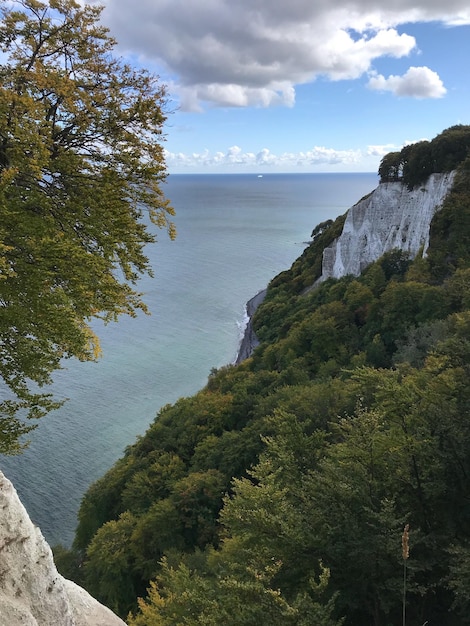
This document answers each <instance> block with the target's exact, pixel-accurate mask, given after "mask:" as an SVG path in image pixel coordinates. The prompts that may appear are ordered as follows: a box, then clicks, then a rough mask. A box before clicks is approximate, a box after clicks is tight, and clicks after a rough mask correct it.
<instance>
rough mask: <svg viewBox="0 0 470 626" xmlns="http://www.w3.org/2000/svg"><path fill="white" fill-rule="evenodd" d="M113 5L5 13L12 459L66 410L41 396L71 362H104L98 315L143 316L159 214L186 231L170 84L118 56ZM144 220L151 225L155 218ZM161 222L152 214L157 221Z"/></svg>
mask: <svg viewBox="0 0 470 626" xmlns="http://www.w3.org/2000/svg"><path fill="white" fill-rule="evenodd" d="M100 12H101V9H100V8H98V7H94V6H93V7H92V6H89V5H85V6H84V7H81V6H80V4H79V3H76V2H75V1H74V0H54V1H52V0H50V1H48V2H39V1H38V0H24V1H21V2H20V1H19V0H17V1H13V2H3V3H2V6H1V18H2V21H1V25H0V50H1V53H2V65H1V66H0V79H1V80H0V83H1V87H0V252H1V255H0V298H1V303H2V318H1V323H0V338H1V353H0V376H1V377H2V379H3V381H4V383H5V385H6V386H7V387H8V388H9V390H10V392H11V394H12V396H11V397H12V399H11V400H8V401H5V402H2V404H1V406H0V410H1V414H2V415H1V419H0V428H1V430H0V451H1V452H11V451H13V452H14V451H17V450H18V448H19V444H18V438H19V436H20V435H22V434H24V433H26V432H28V431H29V430H31V428H32V427H33V426H32V425H31V423H27V422H26V423H25V422H23V421H22V419H21V417H20V416H24V415H26V417H28V418H37V417H40V416H41V415H43V414H44V413H45V412H47V411H48V410H51V409H52V408H55V406H56V404H55V403H54V402H53V401H52V399H51V398H50V396H48V395H47V394H40V393H36V392H34V389H35V387H36V386H39V387H41V386H43V385H45V384H47V383H49V382H50V380H51V373H52V372H53V371H54V370H56V369H57V368H59V367H60V364H61V360H62V359H64V358H69V357H77V358H79V359H84V360H85V359H95V358H96V357H97V356H98V354H99V343H98V340H97V338H96V337H95V336H94V334H93V333H92V331H91V330H90V326H89V322H90V320H91V319H92V318H93V317H101V318H103V319H104V320H105V321H110V320H114V319H116V318H117V316H118V315H120V314H121V313H127V314H130V315H135V313H136V311H137V310H139V309H145V307H144V305H143V303H142V301H141V299H140V296H139V294H138V293H137V292H136V291H135V290H134V287H133V284H134V283H135V282H136V280H137V278H138V277H139V275H140V274H142V273H144V272H150V268H149V266H148V263H147V258H146V256H145V254H144V246H145V244H147V243H149V242H151V241H154V240H155V235H154V234H152V233H151V232H150V230H148V228H147V226H146V225H145V222H148V221H149V219H150V221H151V222H153V224H155V225H156V226H158V227H164V228H166V229H168V232H169V234H170V236H173V235H174V231H173V226H172V224H171V223H170V222H169V221H168V219H169V216H170V215H172V213H173V211H172V209H171V207H170V206H169V204H168V201H167V200H165V198H164V197H163V194H162V192H161V189H160V186H159V185H160V183H161V182H162V181H163V180H164V178H165V166H164V161H163V150H162V146H161V140H162V125H163V123H164V121H165V113H164V108H165V98H166V95H165V89H164V88H163V87H162V86H161V85H160V84H159V83H158V81H157V78H156V77H154V76H152V75H151V74H149V73H147V72H146V71H144V70H139V71H135V70H133V69H131V68H130V67H128V66H127V65H124V64H123V63H122V62H121V61H120V60H119V59H118V58H115V57H113V56H112V50H113V47H114V45H115V42H114V40H113V39H112V38H110V37H109V35H108V33H107V31H106V29H105V28H103V27H102V26H101V25H100V24H99V16H100ZM144 218H145V219H144ZM148 218H149V219H148Z"/></svg>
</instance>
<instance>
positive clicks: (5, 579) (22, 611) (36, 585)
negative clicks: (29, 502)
mask: <svg viewBox="0 0 470 626" xmlns="http://www.w3.org/2000/svg"><path fill="white" fill-rule="evenodd" d="M0 625H1V626H20V625H21V626H125V623H124V622H123V621H122V620H121V619H119V617H117V616H116V615H115V614H114V613H112V612H111V611H110V610H109V609H108V608H106V607H104V606H103V605H102V604H100V603H99V602H98V601H97V600H95V599H94V598H92V597H91V596H90V595H89V594H88V593H87V592H86V591H85V590H84V589H82V588H81V587H79V586H78V585H76V584H75V583H73V582H71V581H70V580H66V579H65V578H64V577H63V576H61V575H60V574H59V573H58V572H57V569H56V567H55V564H54V560H53V558H52V552H51V549H50V547H49V545H48V544H47V542H46V540H45V539H44V537H43V536H42V534H41V531H40V530H39V528H37V527H36V526H34V524H33V523H32V521H31V520H30V518H29V516H28V514H27V512H26V509H25V508H24V506H23V505H22V503H21V502H20V499H19V498H18V494H17V493H16V490H15V489H14V487H13V485H12V484H11V482H10V481H9V480H8V479H7V478H5V476H4V475H3V474H2V473H1V472H0Z"/></svg>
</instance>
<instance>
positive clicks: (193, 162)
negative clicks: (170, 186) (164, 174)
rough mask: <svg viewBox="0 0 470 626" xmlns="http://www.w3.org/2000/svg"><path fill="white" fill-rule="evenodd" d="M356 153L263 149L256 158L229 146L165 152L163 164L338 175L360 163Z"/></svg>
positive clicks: (181, 168)
mask: <svg viewBox="0 0 470 626" xmlns="http://www.w3.org/2000/svg"><path fill="white" fill-rule="evenodd" d="M361 158H362V153H361V151H360V150H334V149H333V148H325V147H323V146H315V147H314V148H312V149H311V150H307V151H305V152H283V153H281V154H275V153H273V152H271V150H269V148H263V149H261V150H259V151H258V152H257V153H256V154H255V153H254V152H245V151H243V150H242V148H240V146H231V147H230V148H228V149H227V150H226V151H225V152H221V151H218V152H215V153H213V154H211V153H210V152H209V151H208V150H204V151H203V152H201V153H193V154H190V155H187V154H184V153H181V152H179V153H174V152H169V151H168V150H165V160H166V164H167V167H168V169H169V171H179V172H182V171H186V172H191V171H196V170H197V171H211V172H213V171H253V169H256V168H258V169H262V171H285V172H288V171H294V170H295V171H301V170H302V169H303V170H304V171H312V170H313V169H316V170H317V171H318V169H321V168H322V167H324V169H325V170H327V169H330V168H332V169H335V168H336V167H337V166H340V168H339V171H345V169H346V170H347V169H348V168H349V169H351V170H353V169H354V166H355V165H357V164H359V163H360V162H361Z"/></svg>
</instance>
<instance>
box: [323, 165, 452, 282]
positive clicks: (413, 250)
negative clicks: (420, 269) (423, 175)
mask: <svg viewBox="0 0 470 626" xmlns="http://www.w3.org/2000/svg"><path fill="white" fill-rule="evenodd" d="M454 175H455V172H450V173H446V174H432V175H431V176H430V177H429V178H428V180H427V181H426V183H424V184H423V185H421V186H419V187H417V188H416V189H413V190H412V191H409V190H408V189H407V187H406V185H404V184H403V183H401V182H393V183H381V184H380V185H379V186H378V187H377V189H375V190H374V191H373V192H372V193H371V194H370V195H369V196H366V197H365V198H364V199H362V200H360V201H359V202H358V203H357V204H355V205H354V206H353V207H351V208H350V209H349V211H348V214H347V217H346V221H345V223H344V227H343V232H342V233H341V235H340V236H339V237H338V238H337V239H336V240H335V241H334V242H333V243H332V245H331V246H329V247H328V248H326V249H325V250H324V251H323V265H322V275H321V277H320V279H319V281H324V280H326V279H327V278H341V277H342V276H346V275H347V274H353V275H354V276H359V274H360V273H361V272H362V271H363V270H364V268H366V267H367V266H368V265H370V264H371V263H373V262H374V261H376V260H377V259H378V258H380V257H381V256H382V255H383V254H384V253H385V252H389V251H391V250H393V249H394V248H399V249H400V250H403V252H405V253H407V254H408V256H409V257H410V258H414V257H415V256H416V255H417V254H418V252H419V251H420V250H421V249H423V252H426V250H427V248H428V245H429V228H430V225H431V220H432V218H433V216H434V214H435V212H436V211H437V210H438V208H439V207H440V206H441V205H442V202H443V201H444V198H445V197H446V195H447V194H448V192H449V190H450V188H451V187H452V183H453V180H454Z"/></svg>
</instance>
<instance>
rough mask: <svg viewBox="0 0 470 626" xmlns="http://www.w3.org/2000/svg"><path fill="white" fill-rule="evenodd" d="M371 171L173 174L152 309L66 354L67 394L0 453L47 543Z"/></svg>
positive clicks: (156, 255) (371, 177)
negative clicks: (87, 348) (170, 229)
mask: <svg viewBox="0 0 470 626" xmlns="http://www.w3.org/2000/svg"><path fill="white" fill-rule="evenodd" d="M377 180H378V179H377V176H376V175H375V174H279V175H278V174H271V175H264V176H262V177H258V176H256V175H248V174H246V175H245V174H241V175H171V176H169V178H168V181H167V183H166V184H165V193H166V195H167V197H168V198H170V200H171V202H172V204H173V206H174V208H175V210H176V216H175V218H174V221H175V224H176V228H177V232H178V236H177V239H176V241H173V242H172V241H170V240H169V239H168V237H167V235H166V233H165V232H161V231H159V233H158V242H157V243H156V244H155V245H152V246H149V247H148V248H147V254H148V256H149V258H150V260H151V265H152V267H153V269H154V272H155V276H154V278H149V277H144V278H143V279H142V281H141V282H140V284H139V287H138V288H139V291H142V292H143V293H144V299H145V301H146V303H147V305H148V306H149V308H150V311H151V315H149V316H147V315H144V314H142V315H140V316H139V317H138V318H137V319H132V318H121V320H120V321H119V322H118V323H114V324H110V325H107V326H102V325H100V324H95V326H94V329H95V330H96V331H97V332H98V334H99V336H100V339H101V345H102V349H103V356H102V357H101V359H100V360H99V361H98V362H96V363H80V362H77V361H68V362H66V363H65V364H64V365H65V369H63V370H61V371H59V372H57V373H56V374H55V376H54V385H53V386H52V391H53V392H54V393H55V394H56V395H57V396H58V397H60V398H68V401H67V402H66V403H65V405H64V406H63V407H62V408H61V409H59V410H57V411H54V412H52V413H50V414H49V415H48V416H46V417H44V418H43V419H42V420H40V422H39V426H38V428H37V429H36V430H35V431H34V432H33V433H32V434H31V436H30V439H31V444H30V446H29V448H28V449H27V450H26V451H25V452H24V453H23V454H22V455H20V456H17V457H4V456H0V468H1V469H2V471H4V473H5V474H6V475H7V476H8V478H10V480H12V481H13V483H14V485H15V487H16V488H17V490H18V492H19V494H20V497H21V498H22V501H23V503H24V505H25V506H26V508H27V510H28V512H29V514H30V516H31V518H32V519H33V521H34V522H35V523H36V524H37V525H39V527H40V528H41V530H42V532H43V534H44V535H45V537H46V539H47V540H48V541H49V543H51V544H52V545H54V544H57V543H62V544H63V545H66V546H69V545H70V543H71V542H72V540H73V536H74V530H75V527H76V521H77V517H76V516H77V510H78V507H79V504H80V500H81V498H82V496H83V494H84V492H85V491H86V489H87V488H88V486H89V485H90V484H91V483H92V482H93V481H94V480H96V479H97V478H99V477H101V476H102V475H103V474H104V473H105V471H106V470H107V469H108V468H109V467H111V466H112V464H113V463H114V462H115V461H116V460H117V459H118V458H119V457H120V456H121V455H122V453H123V451H124V449H125V447H126V446H127V445H129V444H131V443H133V442H134V441H135V438H136V437H137V436H138V435H139V434H143V433H144V432H145V430H146V429H147V427H148V425H149V424H150V423H151V422H152V421H153V419H154V417H155V415H156V413H157V412H158V410H159V409H160V408H161V407H162V406H164V405H165V404H168V403H173V402H175V401H176V400H177V399H178V398H180V397H183V396H188V395H192V394H193V393H195V392H196V391H198V390H199V389H201V388H202V387H203V386H204V385H205V383H206V381H207V376H208V374H209V372H210V370H211V369H212V368H213V367H220V366H222V365H225V364H227V363H230V362H233V361H234V359H235V358H236V355H237V349H238V346H239V342H240V339H241V335H242V331H243V323H244V318H245V303H246V302H247V301H248V300H249V299H250V298H251V297H252V296H254V295H255V294H256V293H258V292H259V291H260V290H262V289H264V288H265V286H266V285H267V283H268V282H269V281H270V280H271V279H272V278H273V277H274V276H275V275H276V274H278V273H279V272H281V271H283V270H285V269H287V268H289V267H290V265H291V264H292V262H293V261H294V260H295V259H296V258H297V257H298V256H299V255H300V254H301V253H302V251H303V249H304V247H305V242H306V241H308V240H309V238H310V234H311V232H312V230H313V228H314V227H315V226H316V225H317V224H318V223H319V222H322V221H324V220H326V219H329V218H335V217H337V216H338V215H341V214H342V213H344V212H345V211H346V210H347V209H348V208H349V207H350V206H352V205H353V204H354V203H355V202H357V201H358V200H359V199H360V198H361V197H362V196H364V195H365V194H366V193H369V192H370V191H372V190H373V189H374V188H375V187H376V186H377Z"/></svg>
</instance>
